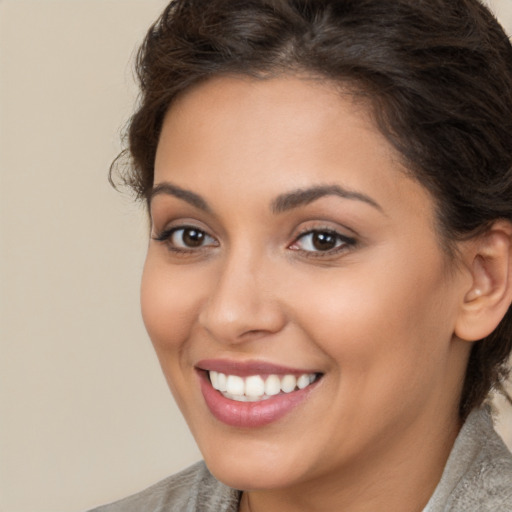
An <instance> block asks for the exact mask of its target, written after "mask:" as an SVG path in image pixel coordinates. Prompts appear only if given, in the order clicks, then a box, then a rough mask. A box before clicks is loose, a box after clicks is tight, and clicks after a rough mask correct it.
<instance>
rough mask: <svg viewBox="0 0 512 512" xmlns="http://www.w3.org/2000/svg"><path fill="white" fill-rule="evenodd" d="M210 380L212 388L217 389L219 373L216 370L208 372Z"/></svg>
mask: <svg viewBox="0 0 512 512" xmlns="http://www.w3.org/2000/svg"><path fill="white" fill-rule="evenodd" d="M210 381H211V383H212V386H213V389H219V374H218V373H217V372H213V371H212V372H210Z"/></svg>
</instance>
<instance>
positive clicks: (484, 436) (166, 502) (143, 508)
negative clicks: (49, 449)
mask: <svg viewBox="0 0 512 512" xmlns="http://www.w3.org/2000/svg"><path fill="white" fill-rule="evenodd" d="M240 495H241V494H240V492H239V491H236V490H234V489H230V488H229V487H227V486H225V485H224V484H221V483H220V482H219V481H217V480H216V479H215V478H214V477H213V476H212V475H211V474H210V472H209V471H208V469H207V468H206V465H205V464H204V462H198V463H197V464H194V465H193V466H191V467H190V468H188V469H185V470H184V471H182V472H181V473H178V474H177V475H174V476H171V477H169V478H167V479H165V480H162V481H161V482H159V483H157V484H156V485H153V486H152V487H150V488H149V489H146V490H145V491H142V492H140V493H138V494H135V495H133V496H130V497H129V498H125V499H123V500H121V501H117V502H115V503H112V504H111V505H106V506H104V507H99V508H97V509H94V510H93V511H90V512H237V510H238V503H239V500H240ZM383 507H384V509H385V504H384V503H383ZM423 512H512V455H511V454H510V452H509V451H508V450H507V448H506V446H505V445H504V444H503V442H502V440H501V439H500V437H499V436H498V435H497V434H496V432H495V431H494V428H493V425H492V419H491V417H490V414H489V412H488V410H487V409H480V410H476V411H473V412H472V413H471V414H470V416H469V417H468V419H467V421H466V423H465V424H464V426H463V427H462V430H461V431H460V433H459V436H458V437H457V439H456V441H455V444H454V446H453V449H452V452H451V454H450V457H449V458H448V462H447V463H446V467H445V470H444V472H443V476H442V478H441V481H440V482H439V484H438V486H437V488H436V490H435V492H434V494H433V495H432V497H431V498H430V500H429V502H428V504H427V506H426V507H425V508H424V510H423Z"/></svg>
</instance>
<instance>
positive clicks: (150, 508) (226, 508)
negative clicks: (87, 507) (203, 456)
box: [90, 462, 239, 512]
mask: <svg viewBox="0 0 512 512" xmlns="http://www.w3.org/2000/svg"><path fill="white" fill-rule="evenodd" d="M238 500H239V492H238V491H235V490H234V489H230V488H229V487H227V486H225V485H224V484H222V483H220V482H219V481H218V480H216V479H215V478H214V477H213V476H212V474H211V473H210V472H209V471H208V468H207V467H206V465H205V463H204V462H198V463H197V464H194V465H193V466H190V467H189V468H187V469H185V470H183V471H181V472H180V473H177V474H176V475H173V476H170V477H168V478H166V479H165V480H162V481H160V482H158V483H157V484H155V485H152V486H151V487H149V488H148V489H145V490H144V491H142V492H139V493H137V494H134V495H133V496H129V497H128V498H124V499H122V500H120V501H116V502H114V503H111V504H110V505H105V506H102V507H99V508H96V509H94V510H91V511H90V512H164V511H165V512H195V511H201V512H208V511H215V512H236V510H237V509H238Z"/></svg>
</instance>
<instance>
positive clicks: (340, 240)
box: [153, 226, 357, 258]
mask: <svg viewBox="0 0 512 512" xmlns="http://www.w3.org/2000/svg"><path fill="white" fill-rule="evenodd" d="M179 231H183V234H185V232H187V231H191V232H192V231H195V232H196V233H199V234H201V236H203V237H204V238H205V239H208V238H209V239H211V240H213V241H214V243H213V244H212V243H210V244H207V245H200V246H197V247H180V246H176V245H175V244H173V243H172V240H171V239H172V237H173V236H174V235H175V234H176V233H178V232H179ZM315 234H317V235H328V236H330V237H334V239H335V243H336V244H337V245H336V246H335V247H333V248H332V249H327V250H325V251H322V250H317V251H314V250H305V249H301V248H299V247H296V246H297V244H298V242H299V241H300V240H303V239H305V238H306V237H307V236H311V235H315ZM182 236H183V235H182ZM153 240H155V241H157V242H161V243H164V244H166V245H167V247H168V249H169V250H170V251H172V252H173V253H177V254H183V255H186V254H191V253H196V254H197V253H198V252H199V251H201V250H204V249H205V248H207V247H218V245H219V243H218V242H217V241H216V240H215V238H213V237H212V236H211V235H209V234H208V233H207V232H206V231H205V230H203V229H200V228H197V227H196V226H176V227H172V228H169V229H166V230H164V231H162V232H160V233H159V234H157V235H155V236H154V237H153ZM356 243H357V241H356V239H354V238H352V237H348V236H345V235H342V234H341V233H338V232H337V231H335V230H333V229H331V228H321V227H320V228H315V229H308V230H306V231H303V232H302V233H300V234H299V235H298V236H297V237H296V238H295V240H294V241H293V242H292V243H291V244H290V245H289V246H288V249H290V250H293V251H297V252H301V253H302V254H304V255H305V256H306V257H310V258H322V257H329V256H331V257H332V256H335V255H337V254H339V253H340V252H344V251H347V250H349V249H350V248H351V247H354V246H355V245H356Z"/></svg>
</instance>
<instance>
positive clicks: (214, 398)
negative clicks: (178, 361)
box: [199, 371, 316, 428]
mask: <svg viewBox="0 0 512 512" xmlns="http://www.w3.org/2000/svg"><path fill="white" fill-rule="evenodd" d="M199 377H200V383H201V391H202V393H203V397H204V400H205V402H206V405H207V406H208V409H210V412H211V413H212V414H213V416H215V418H217V419H218V420H219V421H221V422H222V423H225V424H227V425H229V426H231V427H240V428H256V427H263V426H265V425H269V424H270V423H274V422H275V421H277V420H279V419H280V418H282V417H283V416H285V415H286V414H288V413H289V412H291V411H292V410H293V409H295V408H296V407H297V406H298V405H300V404H301V403H302V402H304V400H306V398H307V397H308V395H309V394H310V392H311V390H312V388H314V387H315V385H316V382H315V383H313V384H310V385H309V386H308V387H307V388H304V389H299V390H296V391H292V392H291V393H283V394H280V395H276V396H273V397H272V398H268V399H266V400H261V401H259V402H237V401H236V400H230V399H229V398H226V397H225V396H223V395H222V394H221V393H220V392H219V391H217V390H215V389H213V387H212V385H211V383H210V380H209V378H208V376H207V373H206V372H205V371H200V372H199Z"/></svg>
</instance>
